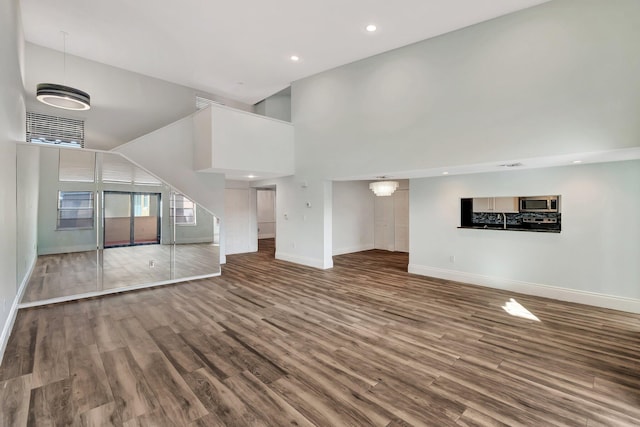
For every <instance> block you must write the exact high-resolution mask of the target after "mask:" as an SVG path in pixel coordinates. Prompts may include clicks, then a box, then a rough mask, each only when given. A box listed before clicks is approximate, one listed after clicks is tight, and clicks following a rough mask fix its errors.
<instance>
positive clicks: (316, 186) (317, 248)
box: [252, 175, 333, 268]
mask: <svg viewBox="0 0 640 427" xmlns="http://www.w3.org/2000/svg"><path fill="white" fill-rule="evenodd" d="M252 185H253V186H254V187H265V186H270V187H274V186H275V188H276V228H277V230H278V231H277V232H278V237H277V239H276V258H277V259H282V260H285V261H290V262H295V263H298V264H303V265H308V266H311V267H316V268H331V267H333V259H332V254H333V243H332V239H333V235H332V216H333V215H332V197H333V196H332V187H333V185H332V182H331V181H329V180H325V179H320V178H317V177H313V176H308V175H294V176H288V177H285V178H278V179H265V180H259V181H254V182H252Z"/></svg>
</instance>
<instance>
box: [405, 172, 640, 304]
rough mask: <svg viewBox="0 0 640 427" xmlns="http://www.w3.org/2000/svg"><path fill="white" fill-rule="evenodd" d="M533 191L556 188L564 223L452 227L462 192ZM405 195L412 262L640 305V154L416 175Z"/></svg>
mask: <svg viewBox="0 0 640 427" xmlns="http://www.w3.org/2000/svg"><path fill="white" fill-rule="evenodd" d="M533 194H559V195H561V197H562V201H561V209H562V232H561V233H559V234H555V233H535V232H516V231H500V230H472V229H459V228H457V227H458V226H459V225H460V198H467V197H473V196H478V195H481V196H486V195H492V196H513V195H533ZM410 195H411V208H410V209H411V214H410V215H411V227H410V229H411V251H410V265H409V271H411V272H413V273H417V274H424V275H429V276H435V277H441V278H447V279H453V280H460V281H464V282H469V283H477V284H481V285H486V286H494V287H500V288H505V289H511V290H514V291H521V292H524V293H530V294H536V295H542V296H549V297H552V298H558V299H564V300H569V301H577V302H584V303H588V304H593V305H602V306H606V307H611V308H616V309H621V310H629V311H635V312H640V286H639V284H640V263H638V260H640V239H639V238H638V237H639V236H640V221H638V212H640V160H634V161H625V162H614V163H600V164H591V165H576V166H567V167H558V168H548V169H539V170H526V171H509V172H501V173H486V174H476V175H460V176H448V177H439V178H424V179H414V180H411V189H410ZM451 256H454V257H455V261H454V262H451V258H450V257H451ZM598 295H605V296H610V297H604V298H601V297H598ZM626 299H632V300H626Z"/></svg>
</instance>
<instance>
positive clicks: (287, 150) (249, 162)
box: [193, 105, 294, 176]
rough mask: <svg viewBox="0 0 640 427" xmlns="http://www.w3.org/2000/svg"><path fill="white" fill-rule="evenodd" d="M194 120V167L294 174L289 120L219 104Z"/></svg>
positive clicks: (205, 169)
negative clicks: (275, 118)
mask: <svg viewBox="0 0 640 427" xmlns="http://www.w3.org/2000/svg"><path fill="white" fill-rule="evenodd" d="M193 120H194V124H195V126H196V128H195V130H194V135H195V137H196V156H195V161H194V165H195V168H196V169H197V170H201V171H211V172H220V173H232V174H235V175H244V176H247V175H249V174H252V175H258V176H286V175H292V174H293V172H294V138H293V137H294V133H293V126H292V125H291V124H290V123H285V122H282V121H280V120H274V119H271V118H268V117H263V116H261V115H259V114H252V113H247V112H246V111H241V110H235V109H232V108H228V107H224V106H219V105H211V106H210V107H209V108H208V109H205V110H202V111H199V112H198V113H196V114H194V116H193Z"/></svg>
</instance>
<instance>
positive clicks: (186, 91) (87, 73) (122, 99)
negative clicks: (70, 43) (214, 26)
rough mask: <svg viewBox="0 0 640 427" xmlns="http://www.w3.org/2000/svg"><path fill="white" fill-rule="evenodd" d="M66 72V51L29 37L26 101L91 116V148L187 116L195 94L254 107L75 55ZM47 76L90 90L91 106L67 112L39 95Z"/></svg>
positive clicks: (70, 57)
mask: <svg viewBox="0 0 640 427" xmlns="http://www.w3.org/2000/svg"><path fill="white" fill-rule="evenodd" d="M61 43H62V40H61ZM61 47H62V46H61ZM63 74H64V73H63V53H62V52H59V51H56V50H52V49H48V48H45V47H42V46H38V45H34V44H30V43H27V45H26V84H25V87H26V90H27V107H28V108H29V110H30V111H38V112H42V113H45V114H52V115H59V116H64V117H73V118H84V119H86V123H85V133H86V135H85V138H86V147H87V148H95V149H102V150H109V149H112V148H114V147H116V146H118V145H120V144H123V143H125V142H129V141H131V140H132V139H134V138H137V137H140V136H142V135H145V134H147V133H149V132H152V131H154V130H156V129H158V128H161V127H163V126H165V125H168V124H169V123H172V122H174V121H176V120H178V119H181V118H183V117H186V116H188V115H189V114H191V113H193V112H195V110H196V108H195V96H196V95H201V96H203V97H205V98H209V99H212V100H215V101H219V102H222V103H224V104H225V105H228V106H230V107H233V108H238V109H242V110H247V111H253V107H252V106H250V105H247V104H243V103H240V102H237V101H233V100H230V99H225V98H222V97H220V96H216V95H212V94H206V93H201V92H199V91H196V90H195V89H192V88H189V87H186V86H181V85H177V84H174V83H169V82H167V81H164V80H159V79H156V78H153V77H149V76H145V75H142V74H138V73H133V72H131V71H126V70H123V69H121V68H116V67H112V66H109V65H105V64H101V63H99V62H95V61H91V60H88V59H84V58H80V57H77V56H73V55H67V67H66V75H63ZM43 82H50V83H64V84H67V85H70V86H73V87H77V88H78V89H81V90H84V91H85V92H88V93H89V95H90V96H91V109H90V110H89V111H85V112H65V111H62V110H59V109H56V108H53V107H49V106H46V105H44V104H42V103H40V102H38V101H36V99H35V90H36V85H37V84H38V83H43Z"/></svg>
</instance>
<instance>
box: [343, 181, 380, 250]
mask: <svg viewBox="0 0 640 427" xmlns="http://www.w3.org/2000/svg"><path fill="white" fill-rule="evenodd" d="M375 199H376V196H375V195H374V194H373V192H372V191H371V190H370V189H369V183H368V182H367V181H334V183H333V221H332V224H333V226H332V228H333V231H332V232H333V255H341V254H346V253H351V252H359V251H366V250H369V249H373V248H374V238H373V217H374V201H375Z"/></svg>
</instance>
